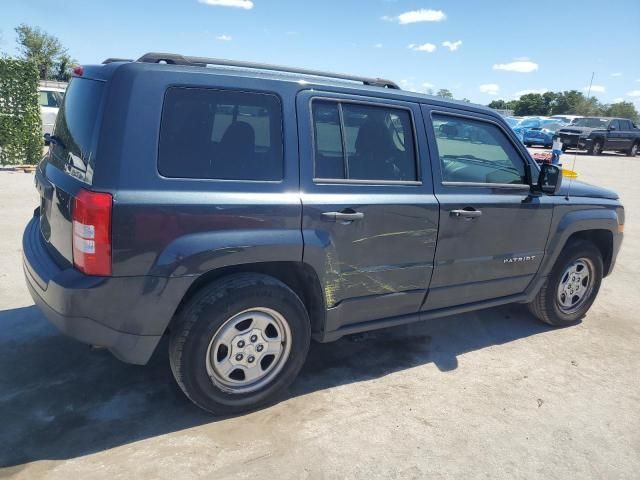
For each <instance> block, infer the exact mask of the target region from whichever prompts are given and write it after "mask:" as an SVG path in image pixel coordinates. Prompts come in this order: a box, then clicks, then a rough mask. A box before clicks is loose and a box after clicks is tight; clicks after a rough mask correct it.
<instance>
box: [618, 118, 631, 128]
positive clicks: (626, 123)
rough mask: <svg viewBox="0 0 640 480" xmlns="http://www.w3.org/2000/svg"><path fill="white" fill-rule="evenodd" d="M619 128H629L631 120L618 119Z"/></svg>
mask: <svg viewBox="0 0 640 480" xmlns="http://www.w3.org/2000/svg"><path fill="white" fill-rule="evenodd" d="M618 123H620V130H631V128H632V127H631V120H618Z"/></svg>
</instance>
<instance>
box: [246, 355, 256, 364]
mask: <svg viewBox="0 0 640 480" xmlns="http://www.w3.org/2000/svg"><path fill="white" fill-rule="evenodd" d="M254 360H255V358H254V357H253V355H249V358H247V362H249V363H253V361H254Z"/></svg>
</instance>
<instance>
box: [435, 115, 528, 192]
mask: <svg viewBox="0 0 640 480" xmlns="http://www.w3.org/2000/svg"><path fill="white" fill-rule="evenodd" d="M433 128H434V130H435V132H436V142H437V146H438V155H439V157H440V165H441V167H442V180H443V181H444V182H465V183H493V184H525V183H526V176H525V168H524V161H523V160H522V158H521V157H520V155H519V154H518V152H517V151H516V149H515V148H514V146H513V145H512V144H511V142H510V141H509V139H508V137H507V136H506V135H505V133H504V132H503V131H502V130H501V129H500V128H498V127H497V126H496V125H494V124H492V123H488V122H483V121H479V120H472V119H467V118H462V117H455V116H449V115H441V114H434V115H433ZM438 132H446V133H447V134H445V135H442V134H440V135H439V134H438Z"/></svg>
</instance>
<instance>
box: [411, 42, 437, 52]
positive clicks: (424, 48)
mask: <svg viewBox="0 0 640 480" xmlns="http://www.w3.org/2000/svg"><path fill="white" fill-rule="evenodd" d="M408 48H409V49H411V50H413V51H414V52H429V53H432V52H435V51H436V48H437V47H436V46H435V45H434V44H433V43H423V44H422V45H416V44H415V43H412V44H410V45H409V47H408Z"/></svg>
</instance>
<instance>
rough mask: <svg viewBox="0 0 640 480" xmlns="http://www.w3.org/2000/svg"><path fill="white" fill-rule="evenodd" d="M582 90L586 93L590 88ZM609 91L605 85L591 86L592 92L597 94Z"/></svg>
mask: <svg viewBox="0 0 640 480" xmlns="http://www.w3.org/2000/svg"><path fill="white" fill-rule="evenodd" d="M582 90H584V91H585V92H588V91H589V87H588V86H587V87H582ZM606 91H607V88H606V87H605V86H604V85H591V92H595V93H604V92H606Z"/></svg>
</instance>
